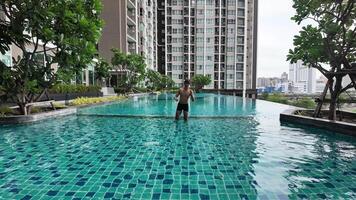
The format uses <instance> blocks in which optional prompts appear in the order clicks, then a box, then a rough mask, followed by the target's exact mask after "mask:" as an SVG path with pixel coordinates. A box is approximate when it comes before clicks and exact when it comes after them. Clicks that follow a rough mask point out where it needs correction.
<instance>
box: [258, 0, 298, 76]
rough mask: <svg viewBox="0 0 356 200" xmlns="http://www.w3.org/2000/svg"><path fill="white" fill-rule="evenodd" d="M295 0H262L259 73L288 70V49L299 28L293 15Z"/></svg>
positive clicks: (276, 74)
mask: <svg viewBox="0 0 356 200" xmlns="http://www.w3.org/2000/svg"><path fill="white" fill-rule="evenodd" d="M294 13H295V11H294V9H293V7H292V0H260V1H259V19H258V20H259V22H258V23H259V25H258V59H257V60H258V63H257V76H258V77H262V76H265V77H266V76H267V77H272V76H280V75H281V74H282V73H283V72H285V71H288V66H289V63H288V62H287V61H286V56H287V53H288V50H289V49H291V48H292V47H293V38H294V35H296V34H298V32H299V30H300V27H299V26H298V25H297V24H296V23H295V22H294V21H292V20H291V19H290V18H291V17H292V16H293V15H294Z"/></svg>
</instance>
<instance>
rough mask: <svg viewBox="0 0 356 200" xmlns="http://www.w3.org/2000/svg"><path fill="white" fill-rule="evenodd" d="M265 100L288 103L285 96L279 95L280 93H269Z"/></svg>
mask: <svg viewBox="0 0 356 200" xmlns="http://www.w3.org/2000/svg"><path fill="white" fill-rule="evenodd" d="M266 100H267V101H272V102H276V103H282V104H288V99H287V97H285V96H283V95H281V94H280V93H273V94H271V95H268V96H267V98H266Z"/></svg>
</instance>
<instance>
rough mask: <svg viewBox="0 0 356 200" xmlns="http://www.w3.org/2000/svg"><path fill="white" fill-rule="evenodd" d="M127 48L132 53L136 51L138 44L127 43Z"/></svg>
mask: <svg viewBox="0 0 356 200" xmlns="http://www.w3.org/2000/svg"><path fill="white" fill-rule="evenodd" d="M127 48H128V51H129V52H130V53H136V44H135V43H127Z"/></svg>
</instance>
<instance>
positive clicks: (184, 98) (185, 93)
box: [179, 88, 192, 104]
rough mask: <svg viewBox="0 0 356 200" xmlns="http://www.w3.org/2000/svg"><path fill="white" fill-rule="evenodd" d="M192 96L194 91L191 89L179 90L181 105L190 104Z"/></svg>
mask: <svg viewBox="0 0 356 200" xmlns="http://www.w3.org/2000/svg"><path fill="white" fill-rule="evenodd" d="M191 94H192V90H191V89H189V88H188V89H184V88H181V89H179V103H180V104H188V100H189V97H190V95H191Z"/></svg>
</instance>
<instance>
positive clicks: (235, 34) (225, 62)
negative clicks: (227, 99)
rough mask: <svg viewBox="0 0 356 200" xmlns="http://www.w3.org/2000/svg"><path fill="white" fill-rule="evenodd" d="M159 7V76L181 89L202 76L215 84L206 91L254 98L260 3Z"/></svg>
mask: <svg viewBox="0 0 356 200" xmlns="http://www.w3.org/2000/svg"><path fill="white" fill-rule="evenodd" d="M157 2H158V3H157V6H158V11H157V16H158V17H157V19H158V31H157V34H158V37H157V38H158V55H159V56H158V70H159V71H160V72H161V73H164V74H167V75H168V76H170V77H172V78H173V80H174V81H175V82H176V84H177V86H180V85H181V84H182V83H183V80H184V79H191V78H192V77H194V75H196V74H203V75H208V76H209V77H211V79H212V83H211V84H210V85H209V86H207V87H206V88H207V89H241V90H244V91H247V93H249V92H252V93H254V92H255V89H256V54H257V5H258V3H257V2H258V1H257V0H158V1H157ZM249 89H252V90H250V91H249Z"/></svg>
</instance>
